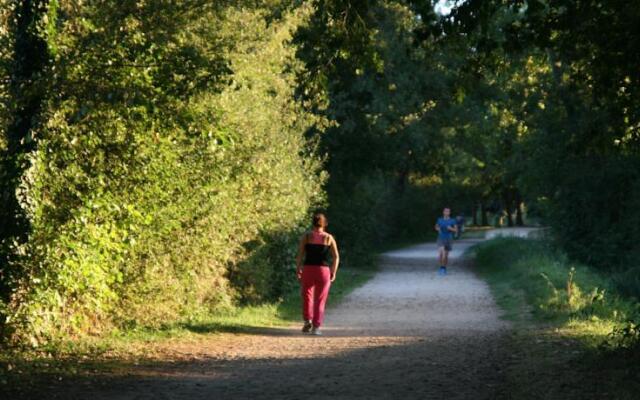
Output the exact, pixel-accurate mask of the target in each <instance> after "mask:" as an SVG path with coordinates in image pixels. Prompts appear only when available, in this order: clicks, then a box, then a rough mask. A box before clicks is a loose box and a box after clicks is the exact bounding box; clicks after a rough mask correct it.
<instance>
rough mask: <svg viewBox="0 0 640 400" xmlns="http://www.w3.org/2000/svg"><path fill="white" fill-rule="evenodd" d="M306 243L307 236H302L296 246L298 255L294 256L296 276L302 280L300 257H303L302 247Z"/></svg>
mask: <svg viewBox="0 0 640 400" xmlns="http://www.w3.org/2000/svg"><path fill="white" fill-rule="evenodd" d="M306 242H307V235H304V236H302V238H301V239H300V244H299V245H298V255H297V256H296V276H297V277H298V279H302V257H303V256H304V245H305V244H306Z"/></svg>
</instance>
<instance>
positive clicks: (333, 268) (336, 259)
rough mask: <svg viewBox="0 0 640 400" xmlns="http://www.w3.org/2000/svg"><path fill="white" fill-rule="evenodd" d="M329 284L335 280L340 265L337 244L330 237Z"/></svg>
mask: <svg viewBox="0 0 640 400" xmlns="http://www.w3.org/2000/svg"><path fill="white" fill-rule="evenodd" d="M331 257H332V259H333V261H332V262H331V282H333V281H335V280H336V273H337V272H338V265H340V253H338V244H337V243H336V240H335V239H334V238H333V236H332V237H331Z"/></svg>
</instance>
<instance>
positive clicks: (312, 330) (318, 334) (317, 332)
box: [311, 326, 322, 336]
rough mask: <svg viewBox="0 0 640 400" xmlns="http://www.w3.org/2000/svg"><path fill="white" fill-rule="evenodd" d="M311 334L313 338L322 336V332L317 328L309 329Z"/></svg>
mask: <svg viewBox="0 0 640 400" xmlns="http://www.w3.org/2000/svg"><path fill="white" fill-rule="evenodd" d="M311 334H312V335H315V336H322V331H321V330H320V327H319V326H314V327H313V328H311Z"/></svg>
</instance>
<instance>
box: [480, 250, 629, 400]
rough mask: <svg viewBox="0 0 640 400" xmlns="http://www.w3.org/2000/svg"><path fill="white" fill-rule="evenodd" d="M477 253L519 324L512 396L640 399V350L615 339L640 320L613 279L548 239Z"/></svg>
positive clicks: (510, 342)
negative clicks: (630, 323)
mask: <svg viewBox="0 0 640 400" xmlns="http://www.w3.org/2000/svg"><path fill="white" fill-rule="evenodd" d="M472 252H473V253H474V256H475V265H476V268H477V272H478V274H479V275H480V276H481V277H483V278H484V279H485V280H486V281H487V282H488V283H489V286H490V288H491V291H492V293H493V295H494V298H495V299H496V302H497V303H498V305H499V306H500V307H501V308H502V309H503V310H504V318H506V319H508V320H509V321H511V322H512V325H513V330H512V332H511V334H510V336H509V337H508V339H507V343H506V346H507V347H508V353H509V354H510V362H509V363H508V365H507V366H506V368H505V369H506V376H507V387H508V392H509V394H510V398H516V399H519V398H525V399H590V398H607V399H608V398H611V399H635V398H638V397H639V394H640V384H639V383H638V378H639V377H640V368H639V367H638V354H639V352H638V351H637V350H634V351H629V350H628V349H623V348H621V347H622V346H620V343H622V342H623V340H622V339H623V338H622V337H621V336H620V335H612V332H614V330H615V329H619V328H620V327H623V326H625V325H626V324H627V321H628V320H633V319H635V320H637V319H638V315H639V314H640V313H639V306H638V303H637V301H635V300H634V299H632V298H625V297H624V296H621V295H620V294H619V293H618V290H617V288H616V285H614V283H613V280H612V279H611V278H610V277H609V276H607V275H605V274H601V273H598V272H597V271H595V270H594V269H592V268H589V267H587V266H584V265H580V264H575V263H572V262H570V261H569V260H568V259H567V257H566V256H565V255H564V254H562V253H561V252H559V251H557V250H555V249H554V248H553V247H552V244H551V243H549V242H545V241H539V240H525V239H519V238H498V239H494V240H490V241H486V242H483V243H481V244H479V245H477V246H475V247H474V248H473V249H472ZM636 349H637V347H636Z"/></svg>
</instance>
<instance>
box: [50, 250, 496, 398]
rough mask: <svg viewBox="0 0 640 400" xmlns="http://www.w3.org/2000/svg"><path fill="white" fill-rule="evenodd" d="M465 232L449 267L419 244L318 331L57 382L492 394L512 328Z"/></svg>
mask: <svg viewBox="0 0 640 400" xmlns="http://www.w3.org/2000/svg"><path fill="white" fill-rule="evenodd" d="M473 243H474V242H473V241H465V240H462V241H458V242H456V243H455V250H454V252H453V253H452V264H451V265H450V268H449V274H448V275H447V276H438V275H437V273H436V271H437V264H436V248H435V245H434V244H424V245H419V246H415V247H411V248H407V249H405V250H400V251H394V252H390V253H386V254H384V255H383V256H382V269H381V271H380V272H379V273H378V274H377V275H376V276H375V277H374V278H373V279H372V280H371V281H369V282H368V283H367V284H365V285H364V286H362V287H360V288H358V289H356V290H355V291H354V292H352V293H351V294H350V295H349V296H347V298H346V299H345V300H344V301H343V302H342V303H341V304H339V305H337V306H336V307H333V308H331V309H329V310H328V312H327V317H326V321H325V327H324V333H325V335H324V336H323V337H311V336H303V335H302V334H301V333H299V326H297V325H296V326H292V327H290V328H288V329H286V328H283V329H264V330H259V331H256V332H255V333H253V334H222V335H216V336H214V338H213V339H208V340H205V341H203V342H201V343H198V345H197V346H194V345H193V344H190V345H189V344H185V345H180V344H177V345H176V346H174V347H173V348H172V351H173V352H174V354H175V357H174V361H163V362H158V363H152V364H146V365H141V366H133V367H131V368H128V370H126V371H125V372H124V374H122V375H117V376H111V377H104V379H99V380H98V381H99V382H100V383H99V384H96V379H95V377H93V379H91V380H87V381H86V382H76V383H74V384H73V385H68V386H69V387H67V388H65V389H64V390H60V389H61V388H60V387H58V388H57V389H55V390H52V391H51V393H50V396H48V398H52V399H53V398H57V397H58V396H60V397H59V398H64V399H91V400H99V399H132V400H133V399H303V398H304V399H494V398H500V397H503V393H501V388H502V385H501V383H502V374H501V365H502V363H503V361H504V360H505V359H506V358H505V355H504V354H503V353H502V352H503V350H502V346H501V344H502V343H503V337H504V335H505V334H506V332H507V331H508V325H507V324H506V323H505V322H503V321H501V320H500V319H499V311H498V309H497V308H496V306H495V304H494V302H493V299H492V298H491V295H490V293H489V289H488V287H487V285H486V284H485V283H484V282H483V281H481V280H480V279H478V278H477V277H476V276H475V275H474V274H473V272H472V264H471V262H470V261H469V260H465V259H464V258H463V257H462V252H463V251H464V250H465V249H466V248H467V247H468V246H470V245H472V244H473Z"/></svg>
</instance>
